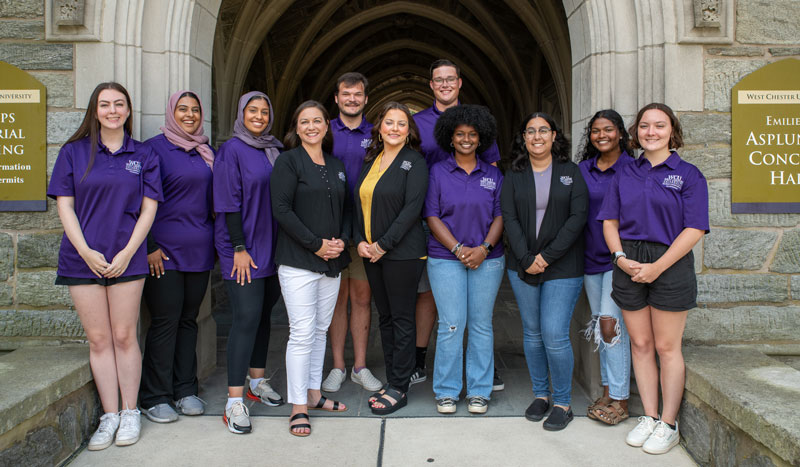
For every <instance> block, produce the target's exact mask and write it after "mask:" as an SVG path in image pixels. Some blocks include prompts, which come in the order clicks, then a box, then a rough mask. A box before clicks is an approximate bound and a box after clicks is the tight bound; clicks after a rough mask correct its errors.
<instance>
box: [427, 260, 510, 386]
mask: <svg viewBox="0 0 800 467" xmlns="http://www.w3.org/2000/svg"><path fill="white" fill-rule="evenodd" d="M504 267H505V258H504V257H502V256H501V257H500V258H493V259H486V260H484V261H483V263H481V265H480V266H478V269H468V268H466V267H465V266H464V265H463V264H461V261H458V260H455V259H453V260H449V259H436V258H428V277H429V279H430V281H431V290H433V297H434V299H435V300H436V307H437V309H438V310H439V328H438V331H437V337H436V357H435V359H434V364H433V393H434V394H435V396H436V399H443V398H445V397H452V398H453V399H456V400H458V396H459V395H460V394H461V381H462V375H461V368H462V354H463V352H464V347H463V341H464V329H465V328H466V329H468V330H469V340H468V342H467V365H466V366H467V397H468V398H469V397H474V396H481V397H483V398H486V399H489V398H490V396H491V395H492V378H493V377H494V333H493V331H492V314H493V312H494V301H495V298H497V290H498V289H499V288H500V281H502V280H503V269H504Z"/></svg>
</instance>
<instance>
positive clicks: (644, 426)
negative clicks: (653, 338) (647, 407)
mask: <svg viewBox="0 0 800 467" xmlns="http://www.w3.org/2000/svg"><path fill="white" fill-rule="evenodd" d="M655 428H656V421H655V420H654V419H653V417H648V416H647V415H645V416H643V417H639V424H638V425H636V427H635V428H634V429H633V430H631V431H629V432H628V436H627V437H626V438H625V442H626V443H628V445H629V446H633V447H635V448H638V447H639V446H641V445H642V444H644V442H645V441H647V438H649V437H650V435H651V434H652V433H653V430H655ZM667 428H669V427H667Z"/></svg>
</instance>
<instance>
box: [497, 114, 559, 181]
mask: <svg viewBox="0 0 800 467" xmlns="http://www.w3.org/2000/svg"><path fill="white" fill-rule="evenodd" d="M534 118H541V119H543V120H544V121H546V122H547V125H548V126H549V127H550V129H551V130H553V131H555V132H556V139H555V141H553V148H552V149H551V150H550V153H551V154H552V156H553V159H555V160H557V161H559V162H567V161H569V150H570V147H569V139H567V137H566V136H564V132H563V131H561V128H559V127H558V125H556V121H555V120H553V117H551V116H550V115H547V114H546V113H544V112H534V113H532V114H530V115H528V116H527V117H525V118H524V119H522V123H520V125H519V129H518V130H517V132H516V133H515V134H514V140H513V141H512V142H511V157H512V161H511V170H513V171H514V172H522V171H523V170H525V168H526V167H527V164H526V161H527V160H528V157H529V156H528V148H526V147H525V130H526V129H527V127H528V122H530V121H531V120H533V119H534Z"/></svg>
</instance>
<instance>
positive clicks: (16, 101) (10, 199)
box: [0, 61, 47, 211]
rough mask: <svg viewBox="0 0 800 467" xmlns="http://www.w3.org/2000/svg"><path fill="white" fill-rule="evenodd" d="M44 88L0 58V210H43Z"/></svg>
mask: <svg viewBox="0 0 800 467" xmlns="http://www.w3.org/2000/svg"><path fill="white" fill-rule="evenodd" d="M46 96H47V91H46V90H45V87H44V85H43V84H42V83H40V82H39V81H38V80H36V78H34V77H32V76H31V75H29V74H28V73H26V72H24V71H22V70H20V69H19V68H17V67H15V66H13V65H9V64H8V63H6V62H2V61H0V211H45V210H47V199H46V197H45V193H46V191H47V186H46V185H47V99H46Z"/></svg>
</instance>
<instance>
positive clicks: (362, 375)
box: [329, 367, 383, 392]
mask: <svg viewBox="0 0 800 467" xmlns="http://www.w3.org/2000/svg"><path fill="white" fill-rule="evenodd" d="M331 373H333V370H331ZM329 377H330V376H329ZM350 380H351V381H353V382H354V383H356V384H360V385H361V387H362V388H364V389H366V390H367V391H373V392H374V391H380V390H381V388H382V387H383V383H381V380H379V379H378V378H376V377H375V375H373V374H372V372H371V371H369V368H366V367H364V368H362V369H361V371H359V372H358V373H356V372H355V370H353V371H351V372H350Z"/></svg>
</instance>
